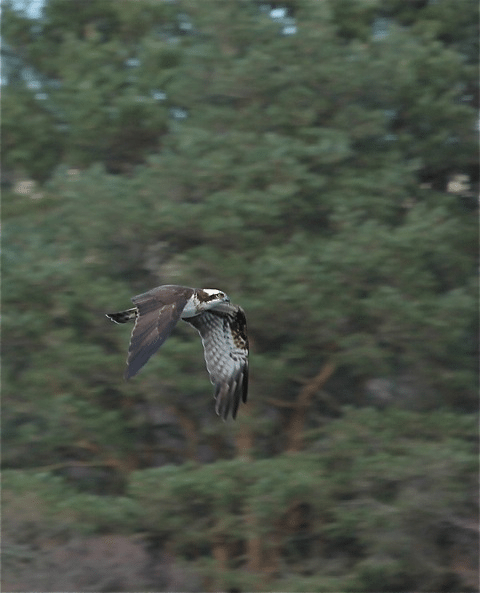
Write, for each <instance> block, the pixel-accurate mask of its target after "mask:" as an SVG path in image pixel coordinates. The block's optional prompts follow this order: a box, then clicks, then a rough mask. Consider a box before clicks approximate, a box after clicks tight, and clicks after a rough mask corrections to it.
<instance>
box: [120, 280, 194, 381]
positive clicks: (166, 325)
mask: <svg viewBox="0 0 480 593" xmlns="http://www.w3.org/2000/svg"><path fill="white" fill-rule="evenodd" d="M192 294H193V290H192V289H191V288H186V287H180V286H172V287H170V286H163V287H159V288H154V289H153V290H150V291H149V292H146V293H144V294H140V295H138V296H135V297H133V298H132V302H133V303H134V304H135V305H136V307H137V310H138V314H137V317H136V320H135V326H134V328H133V331H132V337H131V339H130V346H129V348H128V357H127V368H126V370H125V379H130V377H133V376H134V375H136V374H137V373H138V371H139V370H140V369H141V368H142V367H143V365H144V364H145V363H146V362H147V360H148V359H149V358H150V357H151V356H152V354H155V352H156V351H157V350H158V349H159V348H160V346H161V345H162V344H163V343H164V342H165V340H166V339H167V338H168V336H169V335H170V334H171V333H172V330H173V328H174V327H175V325H176V324H177V321H178V320H179V319H180V315H181V314H182V311H183V309H184V308H185V305H186V304H187V301H188V299H189V298H190V296H191V295H192Z"/></svg>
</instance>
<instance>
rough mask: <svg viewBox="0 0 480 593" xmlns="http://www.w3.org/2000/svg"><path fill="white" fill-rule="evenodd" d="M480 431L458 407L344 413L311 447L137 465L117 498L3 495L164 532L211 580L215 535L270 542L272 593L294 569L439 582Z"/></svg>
mask: <svg viewBox="0 0 480 593" xmlns="http://www.w3.org/2000/svg"><path fill="white" fill-rule="evenodd" d="M476 435H477V425H476V421H475V419H474V418H469V417H466V416H461V415H458V414H454V413H452V412H443V411H438V412H435V413H433V414H418V413H412V412H407V411H401V410H392V411H390V412H388V413H387V412H379V411H377V410H374V409H363V410H354V409H346V410H345V414H344V416H343V417H342V418H340V419H338V420H335V421H332V422H330V424H329V425H328V426H326V427H325V428H324V430H323V434H322V436H321V437H320V438H317V439H316V440H315V441H314V442H312V445H311V447H310V448H309V451H308V452H305V453H299V454H293V455H292V454H290V455H281V456H277V457H275V458H270V459H259V460H256V461H252V462H246V461H242V460H229V461H222V462H216V463H213V464H207V465H198V464H193V463H187V464H183V465H181V466H172V465H167V466H164V467H162V468H149V469H145V470H141V471H136V472H133V473H132V474H131V475H130V477H129V485H128V492H127V494H126V495H125V496H119V497H112V496H107V497H106V496H95V495H92V494H79V493H76V492H75V491H74V489H72V488H71V487H70V486H68V485H66V484H65V482H64V481H63V480H61V479H60V478H53V477H51V476H49V475H48V474H35V473H32V472H28V473H27V472H21V471H8V472H6V473H5V476H4V484H3V489H4V504H5V506H6V509H5V510H6V515H7V516H8V510H9V507H10V506H11V505H16V504H17V502H16V501H18V500H20V499H22V497H23V496H25V494H26V493H30V494H29V496H30V497H31V496H32V495H33V496H34V498H35V500H36V502H35V505H36V507H37V508H38V509H42V510H41V511H39V512H38V516H36V517H35V519H34V524H35V525H36V528H37V529H38V528H40V525H39V524H38V521H39V520H40V518H41V517H42V518H45V520H46V521H48V525H49V529H50V530H51V531H55V530H56V531H57V532H58V530H59V529H63V532H64V533H66V532H68V531H70V532H76V531H80V532H82V533H105V532H107V533H108V532H117V533H118V532H121V533H129V532H141V533H144V534H146V536H148V538H150V539H155V538H157V539H158V538H160V539H161V540H162V541H168V542H169V544H168V545H169V550H170V551H174V552H175V554H176V555H178V557H179V558H182V559H183V561H184V562H186V563H187V564H188V563H190V564H192V565H193V566H196V568H197V569H198V570H200V572H201V573H204V574H205V575H207V576H208V575H209V574H210V572H211V570H214V568H213V567H211V566H210V565H209V562H208V557H209V556H210V555H211V547H212V543H213V542H223V544H224V545H228V546H231V547H232V548H231V549H234V550H241V549H248V546H249V545H250V544H251V542H253V541H254V540H255V539H256V538H260V541H261V548H262V550H263V553H267V552H268V551H269V550H270V551H272V550H273V551H274V553H275V558H276V563H277V573H278V574H277V579H276V580H275V587H273V588H272V589H270V588H269V587H268V586H267V587H266V589H265V590H274V589H276V590H278V588H282V589H288V590H290V584H291V582H292V581H291V576H290V575H291V573H292V571H294V572H295V574H297V575H298V578H299V583H303V584H304V586H307V585H308V586H309V587H310V588H311V590H314V591H326V590H327V589H328V586H330V587H332V586H335V588H336V590H339V591H340V590H343V591H372V590H381V591H392V590H407V589H408V588H409V587H415V588H416V589H418V590H421V591H431V590H438V589H439V588H440V587H441V586H442V585H441V584H442V583H443V582H445V579H447V580H448V578H449V577H448V575H449V574H450V572H451V567H450V566H446V565H445V564H444V560H443V558H444V554H445V551H444V546H445V543H442V538H444V537H445V534H446V533H447V531H448V532H449V533H450V537H454V536H453V533H454V532H453V531H452V529H453V530H454V529H455V526H456V525H458V524H461V523H462V521H463V520H464V518H466V517H467V516H468V515H469V514H470V513H474V509H475V497H476V490H477V486H476V478H475V473H476V468H477V461H478V460H477V455H476V451H475V440H476ZM33 493H34V494H33ZM466 535H467V534H466V533H464V534H463V535H462V536H461V537H465V536H466ZM273 542H275V543H273ZM244 562H245V559H244V556H243V555H242V554H241V553H240V552H237V554H236V555H234V556H233V557H232V558H231V560H230V562H229V564H228V566H227V567H226V573H225V575H224V576H225V579H226V581H225V582H230V581H231V582H236V583H237V585H238V586H241V587H246V586H248V585H247V584H248V576H247V575H246V574H244V573H243V571H242V566H243V563H244ZM299 586H300V585H298V587H299ZM298 587H297V589H294V590H298ZM463 590H466V589H463ZM468 590H470V589H468Z"/></svg>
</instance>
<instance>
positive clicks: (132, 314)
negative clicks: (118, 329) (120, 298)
mask: <svg viewBox="0 0 480 593" xmlns="http://www.w3.org/2000/svg"><path fill="white" fill-rule="evenodd" d="M137 314H138V309H137V307H133V309H127V311H119V312H118V313H106V314H105V315H106V317H108V318H109V319H111V320H112V321H114V322H115V323H128V322H129V321H133V320H134V319H136V317H137Z"/></svg>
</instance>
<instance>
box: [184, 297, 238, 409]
mask: <svg viewBox="0 0 480 593" xmlns="http://www.w3.org/2000/svg"><path fill="white" fill-rule="evenodd" d="M184 321H187V322H188V323H190V324H191V325H193V326H194V327H195V328H197V330H198V331H199V332H200V336H201V338H202V343H203V348H204V353H205V362H206V363H207V370H208V372H209V374H210V380H211V382H212V383H213V384H214V385H215V394H214V397H215V401H216V404H215V411H216V412H217V414H219V415H220V416H221V417H222V418H223V419H224V420H226V418H227V416H228V413H229V412H230V410H231V413H232V417H233V418H235V417H236V415H237V410H238V405H239V403H240V400H242V401H243V402H246V401H247V392H248V339H247V321H246V319H245V313H244V311H243V309H242V308H241V307H238V306H235V305H230V304H227V303H222V304H220V305H218V306H217V307H215V308H214V309H210V310H208V311H205V312H203V313H201V314H200V315H196V316H195V317H189V318H188V319H184Z"/></svg>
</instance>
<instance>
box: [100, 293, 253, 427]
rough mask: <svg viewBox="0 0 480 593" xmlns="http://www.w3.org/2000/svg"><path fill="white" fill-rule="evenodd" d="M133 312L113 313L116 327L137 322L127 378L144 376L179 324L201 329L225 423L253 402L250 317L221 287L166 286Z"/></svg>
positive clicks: (138, 300)
mask: <svg viewBox="0 0 480 593" xmlns="http://www.w3.org/2000/svg"><path fill="white" fill-rule="evenodd" d="M132 302H133V304H134V305H135V307H133V308H132V309H127V310H126V311H120V312H119V313H107V314H106V315H107V317H108V318H109V319H111V320H112V321H114V322H115V323H127V322H128V321H135V325H134V327H133V331H132V337H131V338H130V346H129V349H128V356H127V368H126V370H125V379H130V378H131V377H133V376H134V375H136V374H137V373H138V371H139V370H140V369H141V368H142V367H143V365H144V364H145V363H146V362H147V361H148V359H149V358H150V357H151V356H152V354H155V352H156V351H157V350H158V349H159V348H160V346H161V345H162V344H163V343H164V342H165V340H166V339H167V338H168V336H169V335H170V334H171V333H172V330H173V328H174V327H175V325H176V324H177V321H178V320H179V319H183V320H184V321H186V322H187V323H190V324H191V325H193V327H195V328H196V329H197V330H198V331H199V333H200V337H201V339H202V343H203V349H204V355H205V362H206V364H207V370H208V373H209V375H210V381H211V382H212V383H213V385H214V386H215V392H214V397H215V411H216V412H217V414H219V415H220V416H221V417H222V418H223V419H224V420H226V419H227V417H228V414H229V412H231V414H232V417H233V418H235V417H236V415H237V410H238V406H239V404H240V400H242V401H243V402H246V401H247V391H248V338H247V322H246V319H245V313H244V311H243V309H242V308H241V307H239V306H238V305H232V304H231V303H230V299H229V298H228V296H227V295H226V294H225V293H224V292H222V291H221V290H217V289H215V288H189V287H188V286H177V285H174V284H166V285H164V286H157V287H156V288H152V290H149V291H148V292H145V293H143V294H139V295H137V296H134V297H132Z"/></svg>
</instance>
